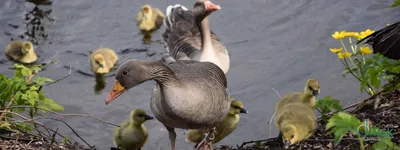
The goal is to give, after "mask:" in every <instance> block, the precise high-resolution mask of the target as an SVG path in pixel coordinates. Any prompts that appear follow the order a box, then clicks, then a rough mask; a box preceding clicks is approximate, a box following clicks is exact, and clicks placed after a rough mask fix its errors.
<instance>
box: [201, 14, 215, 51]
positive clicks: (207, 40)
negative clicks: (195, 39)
mask: <svg viewBox="0 0 400 150" xmlns="http://www.w3.org/2000/svg"><path fill="white" fill-rule="evenodd" d="M200 27H201V35H202V47H201V49H202V51H203V53H211V52H213V47H212V43H211V31H210V25H209V23H208V17H205V18H204V19H203V20H202V21H201V23H200Z"/></svg>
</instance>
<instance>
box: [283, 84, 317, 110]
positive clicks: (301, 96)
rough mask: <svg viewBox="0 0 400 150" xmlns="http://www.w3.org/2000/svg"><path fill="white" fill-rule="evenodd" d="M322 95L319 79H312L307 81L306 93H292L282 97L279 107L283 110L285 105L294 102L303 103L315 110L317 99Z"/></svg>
mask: <svg viewBox="0 0 400 150" xmlns="http://www.w3.org/2000/svg"><path fill="white" fill-rule="evenodd" d="M319 94H320V89H319V83H318V80H317V79H314V78H310V79H308V80H307V81H306V85H305V86H304V92H290V93H288V94H286V95H284V96H283V97H282V99H281V100H280V101H279V102H278V104H277V107H278V108H282V106H283V105H285V104H287V103H293V102H301V103H303V104H306V105H307V106H309V107H312V108H314V107H315V103H316V97H318V96H319Z"/></svg>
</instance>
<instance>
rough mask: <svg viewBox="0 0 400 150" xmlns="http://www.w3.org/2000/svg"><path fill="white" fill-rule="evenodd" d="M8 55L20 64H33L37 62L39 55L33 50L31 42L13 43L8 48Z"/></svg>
mask: <svg viewBox="0 0 400 150" xmlns="http://www.w3.org/2000/svg"><path fill="white" fill-rule="evenodd" d="M6 55H7V56H8V57H9V58H11V59H12V60H14V61H16V62H19V63H25V64H29V63H33V62H35V61H36V60H37V58H38V57H37V55H36V53H35V50H34V49H33V44H32V43H31V42H29V41H11V42H10V43H9V44H8V46H7V48H6Z"/></svg>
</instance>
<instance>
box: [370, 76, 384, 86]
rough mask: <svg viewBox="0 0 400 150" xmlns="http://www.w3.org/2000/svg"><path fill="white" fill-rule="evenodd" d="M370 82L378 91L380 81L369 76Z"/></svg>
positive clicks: (375, 77) (376, 77)
mask: <svg viewBox="0 0 400 150" xmlns="http://www.w3.org/2000/svg"><path fill="white" fill-rule="evenodd" d="M370 82H371V84H372V86H374V88H375V89H378V88H379V87H380V85H381V80H379V78H378V76H371V77H370Z"/></svg>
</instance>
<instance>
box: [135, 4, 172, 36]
mask: <svg viewBox="0 0 400 150" xmlns="http://www.w3.org/2000/svg"><path fill="white" fill-rule="evenodd" d="M164 17H165V16H164V14H163V13H162V12H161V11H160V9H158V8H152V7H151V6H150V5H148V4H145V5H143V6H142V10H141V11H140V12H139V13H138V14H137V16H136V25H137V26H138V27H139V30H140V31H141V32H142V34H143V35H145V36H147V37H148V36H151V32H153V31H155V30H157V29H159V28H160V27H161V25H162V24H163V21H164Z"/></svg>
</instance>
